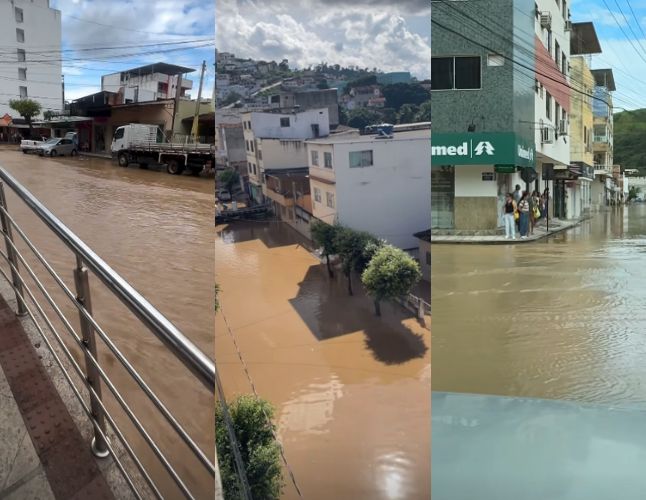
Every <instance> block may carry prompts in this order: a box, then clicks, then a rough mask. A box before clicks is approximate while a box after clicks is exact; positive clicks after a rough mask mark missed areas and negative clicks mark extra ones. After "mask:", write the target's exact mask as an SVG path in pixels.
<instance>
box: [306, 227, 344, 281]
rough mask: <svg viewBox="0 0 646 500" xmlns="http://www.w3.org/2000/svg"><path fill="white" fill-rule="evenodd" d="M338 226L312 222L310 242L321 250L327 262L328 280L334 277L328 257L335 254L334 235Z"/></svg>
mask: <svg viewBox="0 0 646 500" xmlns="http://www.w3.org/2000/svg"><path fill="white" fill-rule="evenodd" d="M337 229H338V226H331V225H330V224H326V223H325V222H322V221H319V220H317V221H314V222H312V226H311V232H312V241H314V243H315V244H316V245H317V246H319V247H320V248H322V249H323V255H325V260H326V262H327V272H328V274H329V275H330V278H332V277H333V276H334V273H333V272H332V267H331V266H330V255H334V254H336V252H337V248H336V233H337Z"/></svg>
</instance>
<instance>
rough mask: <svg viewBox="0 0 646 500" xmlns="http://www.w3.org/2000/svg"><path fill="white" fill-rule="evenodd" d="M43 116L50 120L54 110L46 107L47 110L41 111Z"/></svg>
mask: <svg viewBox="0 0 646 500" xmlns="http://www.w3.org/2000/svg"><path fill="white" fill-rule="evenodd" d="M43 118H44V119H45V120H51V119H52V118H54V112H53V111H52V110H50V109H48V110H47V111H45V112H43Z"/></svg>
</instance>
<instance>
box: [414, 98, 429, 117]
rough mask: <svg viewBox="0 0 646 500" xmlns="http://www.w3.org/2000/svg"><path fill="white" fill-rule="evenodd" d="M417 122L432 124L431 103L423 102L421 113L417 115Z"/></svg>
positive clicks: (420, 108)
mask: <svg viewBox="0 0 646 500" xmlns="http://www.w3.org/2000/svg"><path fill="white" fill-rule="evenodd" d="M415 121H416V122H430V121H431V101H430V100H428V101H426V102H423V103H422V105H421V106H420V107H419V111H418V112H417V114H416V115H415Z"/></svg>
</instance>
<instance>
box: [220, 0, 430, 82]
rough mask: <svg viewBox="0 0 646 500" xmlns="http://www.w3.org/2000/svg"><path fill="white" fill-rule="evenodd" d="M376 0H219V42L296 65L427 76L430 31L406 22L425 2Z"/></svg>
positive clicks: (244, 53) (232, 49)
mask: <svg viewBox="0 0 646 500" xmlns="http://www.w3.org/2000/svg"><path fill="white" fill-rule="evenodd" d="M368 3H370V5H372V6H373V8H369V7H368V6H367V5H366V4H368ZM376 3H378V4H380V6H379V7H378V8H374V5H375V2H367V1H366V0H357V1H355V2H352V3H349V2H343V1H341V0H328V1H327V2H322V1H314V0H306V1H305V2H304V3H301V4H300V5H299V4H296V5H295V4H294V3H287V2H286V0H277V1H274V2H272V3H270V4H263V8H262V9H258V8H257V6H256V4H255V3H254V2H252V1H250V0H221V1H220V2H219V3H218V8H217V32H216V38H217V42H218V48H219V49H220V50H222V51H227V52H233V53H235V54H236V55H238V56H241V57H251V58H254V59H273V60H281V59H283V58H287V59H289V60H290V64H292V65H295V66H297V67H304V66H309V65H315V64H318V63H320V62H322V61H325V62H328V63H330V64H341V65H344V66H348V65H356V66H360V67H369V68H373V67H377V68H379V69H382V70H384V71H396V70H403V69H404V70H410V71H411V72H412V73H413V74H415V75H416V76H418V77H422V78H426V77H429V76H430V58H431V49H430V43H429V38H428V33H418V32H415V31H414V30H412V29H411V27H410V24H409V22H408V19H409V18H410V15H408V13H409V12H410V11H411V10H412V8H413V7H414V6H418V5H422V4H424V5H428V2H422V1H418V0H409V1H407V2H397V3H395V2H376ZM323 4H325V5H323ZM361 4H364V5H363V6H361ZM419 15H422V14H419ZM423 15H425V16H427V15H428V14H423Z"/></svg>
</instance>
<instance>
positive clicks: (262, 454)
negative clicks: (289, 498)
mask: <svg viewBox="0 0 646 500" xmlns="http://www.w3.org/2000/svg"><path fill="white" fill-rule="evenodd" d="M229 413H230V415H231V420H232V422H233V428H234V431H235V434H236V438H237V439H238V443H239V444H240V448H241V449H240V454H241V455H242V461H243V462H244V464H245V469H246V473H247V479H248V481H249V487H250V488H251V496H252V497H253V498H262V499H267V500H274V499H278V498H280V494H281V490H282V487H283V475H282V468H281V464H280V448H279V447H278V443H276V441H275V439H274V434H273V433H274V431H275V425H274V424H273V422H272V420H273V418H274V409H273V407H272V406H271V405H270V404H269V403H268V402H267V401H264V400H262V399H258V398H256V397H254V396H251V395H243V396H239V397H237V398H236V399H235V400H233V401H232V402H231V403H230V404H229ZM215 446H216V450H217V454H218V465H219V468H220V477H221V478H222V489H223V490H224V498H225V499H226V500H233V499H236V500H237V499H239V498H240V486H239V484H238V475H237V474H236V468H235V459H234V456H233V451H232V449H231V443H230V441H229V435H228V433H227V428H226V425H225V421H224V412H223V410H222V406H221V405H220V404H216V406H215Z"/></svg>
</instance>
